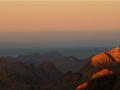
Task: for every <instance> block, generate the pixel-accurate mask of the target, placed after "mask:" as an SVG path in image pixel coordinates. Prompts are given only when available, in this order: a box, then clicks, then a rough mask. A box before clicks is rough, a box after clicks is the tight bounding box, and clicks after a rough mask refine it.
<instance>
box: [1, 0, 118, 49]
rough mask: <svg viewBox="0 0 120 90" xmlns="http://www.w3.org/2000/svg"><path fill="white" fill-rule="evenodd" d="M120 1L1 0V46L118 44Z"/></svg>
mask: <svg viewBox="0 0 120 90" xmlns="http://www.w3.org/2000/svg"><path fill="white" fill-rule="evenodd" d="M119 33H120V1H117V0H116V1H112V0H111V1H109V0H106V1H105V0H86V1H83V0H81V1H59V0H54V1H47V0H46V1H25V0H23V1H12V0H11V1H0V45H1V46H5V45H6V46H7V45H10V46H17V45H19V46H30V45H31V47H35V46H36V47H39V46H66V47H67V46H74V47H76V46H90V45H91V46H92V45H93V46H101V45H102V44H104V45H106V46H109V45H113V46H115V45H117V46H118V45H120V43H119V42H118V40H120V35H119Z"/></svg>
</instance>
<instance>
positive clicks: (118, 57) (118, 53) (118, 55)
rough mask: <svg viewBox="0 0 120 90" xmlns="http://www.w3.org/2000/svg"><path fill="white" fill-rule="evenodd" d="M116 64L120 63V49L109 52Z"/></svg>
mask: <svg viewBox="0 0 120 90" xmlns="http://www.w3.org/2000/svg"><path fill="white" fill-rule="evenodd" d="M108 53H109V54H110V55H111V56H112V57H113V58H114V60H115V61H116V62H120V48H119V47H116V48H115V49H113V50H110V51H109V52H108Z"/></svg>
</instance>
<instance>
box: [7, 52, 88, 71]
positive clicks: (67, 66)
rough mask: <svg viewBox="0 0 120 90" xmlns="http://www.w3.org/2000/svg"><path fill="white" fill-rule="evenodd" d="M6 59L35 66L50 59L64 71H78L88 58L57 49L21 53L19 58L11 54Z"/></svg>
mask: <svg viewBox="0 0 120 90" xmlns="http://www.w3.org/2000/svg"><path fill="white" fill-rule="evenodd" d="M5 59H6V60H8V61H11V62H15V61H22V62H25V63H26V64H27V65H30V64H31V63H33V64H34V65H35V66H39V64H41V63H42V62H43V61H49V62H52V63H54V64H55V65H56V67H57V68H58V69H59V70H60V71H61V72H63V73H65V72H67V71H69V70H71V71H72V72H77V71H78V70H79V69H80V68H81V67H82V66H83V65H84V64H85V63H86V62H87V60H88V59H84V60H78V59H77V58H76V57H74V56H69V57H66V56H64V55H62V54H61V53H59V52H57V51H52V52H48V53H45V54H42V55H40V54H39V53H33V54H31V55H19V56H18V57H17V58H13V57H10V56H7V57H5Z"/></svg>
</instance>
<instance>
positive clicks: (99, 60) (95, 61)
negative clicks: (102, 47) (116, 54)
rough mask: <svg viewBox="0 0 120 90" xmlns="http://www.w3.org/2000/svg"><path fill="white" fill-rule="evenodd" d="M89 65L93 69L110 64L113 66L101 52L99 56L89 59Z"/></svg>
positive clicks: (109, 59) (108, 57)
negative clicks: (90, 64)
mask: <svg viewBox="0 0 120 90" xmlns="http://www.w3.org/2000/svg"><path fill="white" fill-rule="evenodd" d="M91 63H92V65H93V66H94V67H100V66H101V65H104V66H110V65H111V64H115V63H114V61H113V60H112V58H111V57H110V56H109V54H107V53H105V52H103V53H101V54H99V55H96V56H93V57H92V58H91Z"/></svg>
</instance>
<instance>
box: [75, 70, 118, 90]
mask: <svg viewBox="0 0 120 90" xmlns="http://www.w3.org/2000/svg"><path fill="white" fill-rule="evenodd" d="M116 77H117V75H115V74H114V73H113V72H112V71H111V70H108V69H103V70H101V71H99V72H97V73H96V74H94V75H93V76H92V77H91V79H90V80H89V81H88V82H87V83H84V84H81V85H79V86H78V87H77V88H76V90H112V88H113V86H114V83H115V81H116Z"/></svg>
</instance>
